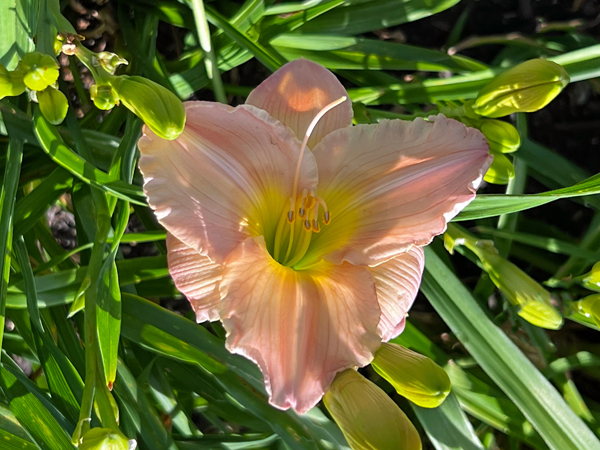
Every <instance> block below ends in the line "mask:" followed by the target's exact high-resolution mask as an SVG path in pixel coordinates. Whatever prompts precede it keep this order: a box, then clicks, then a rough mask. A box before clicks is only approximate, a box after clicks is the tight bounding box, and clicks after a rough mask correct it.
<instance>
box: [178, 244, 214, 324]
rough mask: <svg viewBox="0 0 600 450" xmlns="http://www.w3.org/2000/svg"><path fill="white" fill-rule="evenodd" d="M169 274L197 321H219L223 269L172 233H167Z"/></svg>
mask: <svg viewBox="0 0 600 450" xmlns="http://www.w3.org/2000/svg"><path fill="white" fill-rule="evenodd" d="M167 249H168V250H169V253H168V256H167V258H168V261H169V273H170V274H171V277H172V278H173V281H174V282H175V286H177V289H179V290H180V291H181V292H182V293H183V294H184V295H185V296H186V297H187V299H188V300H189V301H190V304H191V305H192V309H193V310H194V312H195V313H196V321H197V322H198V323H200V322H206V321H207V320H210V321H211V322H212V321H214V320H219V309H218V308H219V301H220V299H221V296H220V294H219V282H220V281H221V277H222V273H223V266H221V265H220V264H216V263H214V262H212V261H211V260H210V258H209V257H208V256H203V255H201V254H200V253H198V251H197V250H194V249H193V248H192V247H188V246H187V245H185V244H184V243H183V242H181V241H180V240H179V239H177V238H176V237H175V236H173V235H172V234H171V233H167Z"/></svg>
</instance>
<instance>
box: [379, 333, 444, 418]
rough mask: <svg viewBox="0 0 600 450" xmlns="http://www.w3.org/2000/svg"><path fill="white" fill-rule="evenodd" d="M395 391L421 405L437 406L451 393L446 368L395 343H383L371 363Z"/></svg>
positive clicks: (425, 406) (427, 406) (426, 406)
mask: <svg viewBox="0 0 600 450" xmlns="http://www.w3.org/2000/svg"><path fill="white" fill-rule="evenodd" d="M371 365H372V367H373V369H375V372H377V373H378V374H379V375H381V376H382V377H383V378H385V379H386V380H387V381H388V382H389V383H390V384H391V385H392V386H394V388H395V389H396V391H397V392H398V394H400V395H402V396H403V397H406V398H407V399H409V400H410V401H411V402H413V403H415V404H417V405H419V406H421V407H423V408H436V407H438V406H440V405H441V404H442V402H443V401H444V400H445V399H446V397H447V396H448V394H449V393H450V388H451V385H450V378H448V374H446V371H445V370H444V369H442V368H441V367H440V366H438V365H437V364H436V363H434V362H433V361H432V360H431V359H429V358H428V357H427V356H423V355H420V354H419V353H416V352H413V351H412V350H409V349H407V348H405V347H401V346H400V345H396V344H382V345H381V347H379V350H377V353H375V359H373V362H372V363H371Z"/></svg>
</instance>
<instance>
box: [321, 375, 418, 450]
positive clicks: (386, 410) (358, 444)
mask: <svg viewBox="0 0 600 450" xmlns="http://www.w3.org/2000/svg"><path fill="white" fill-rule="evenodd" d="M323 400H324V402H325V406H326V407H327V409H328V410H329V412H330V413H331V415H332V416H333V418H334V420H335V421H336V423H337V424H338V425H339V427H340V428H341V430H342V432H343V433H344V436H345V437H346V440H347V441H348V444H349V445H350V448H351V449H352V450H398V449H402V450H421V438H420V437H419V433H418V432H417V430H416V429H415V427H414V425H413V424H412V423H411V422H410V420H409V419H408V417H406V415H405V414H404V413H403V412H402V410H401V409H400V408H398V405H396V403H394V402H393V401H392V399H391V398H389V397H388V396H387V394H386V393H385V392H383V391H382V390H381V389H380V388H378V387H377V386H376V385H374V384H373V383H371V382H370V381H369V380H367V379H366V378H364V377H363V376H361V375H360V374H359V373H358V372H356V371H355V370H352V369H349V370H346V371H344V372H341V373H338V374H337V376H336V377H335V379H334V380H333V383H332V384H331V387H330V388H329V390H328V391H327V392H326V393H325V397H324V398H323Z"/></svg>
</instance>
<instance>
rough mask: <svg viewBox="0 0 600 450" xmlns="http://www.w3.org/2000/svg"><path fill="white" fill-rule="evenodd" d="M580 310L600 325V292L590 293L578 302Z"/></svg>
mask: <svg viewBox="0 0 600 450" xmlns="http://www.w3.org/2000/svg"><path fill="white" fill-rule="evenodd" d="M576 305H577V307H578V308H579V311H580V312H581V313H582V314H585V315H586V316H588V317H591V318H592V319H594V322H595V323H596V325H597V326H598V327H600V294H592V295H588V296H587V297H585V298H584V299H582V300H579V301H578V302H577V303H576Z"/></svg>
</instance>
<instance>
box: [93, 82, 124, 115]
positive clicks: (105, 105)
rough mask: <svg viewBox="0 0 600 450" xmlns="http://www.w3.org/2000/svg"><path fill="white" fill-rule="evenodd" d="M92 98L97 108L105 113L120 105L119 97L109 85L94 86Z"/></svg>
mask: <svg viewBox="0 0 600 450" xmlns="http://www.w3.org/2000/svg"><path fill="white" fill-rule="evenodd" d="M90 97H91V98H92V101H93V102H94V105H96V108H98V109H101V110H103V111H108V110H110V109H113V108H114V107H115V105H118V104H119V96H118V95H117V93H116V92H115V90H114V89H113V88H112V87H111V86H109V85H108V84H101V85H97V84H94V85H92V87H91V88H90Z"/></svg>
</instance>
